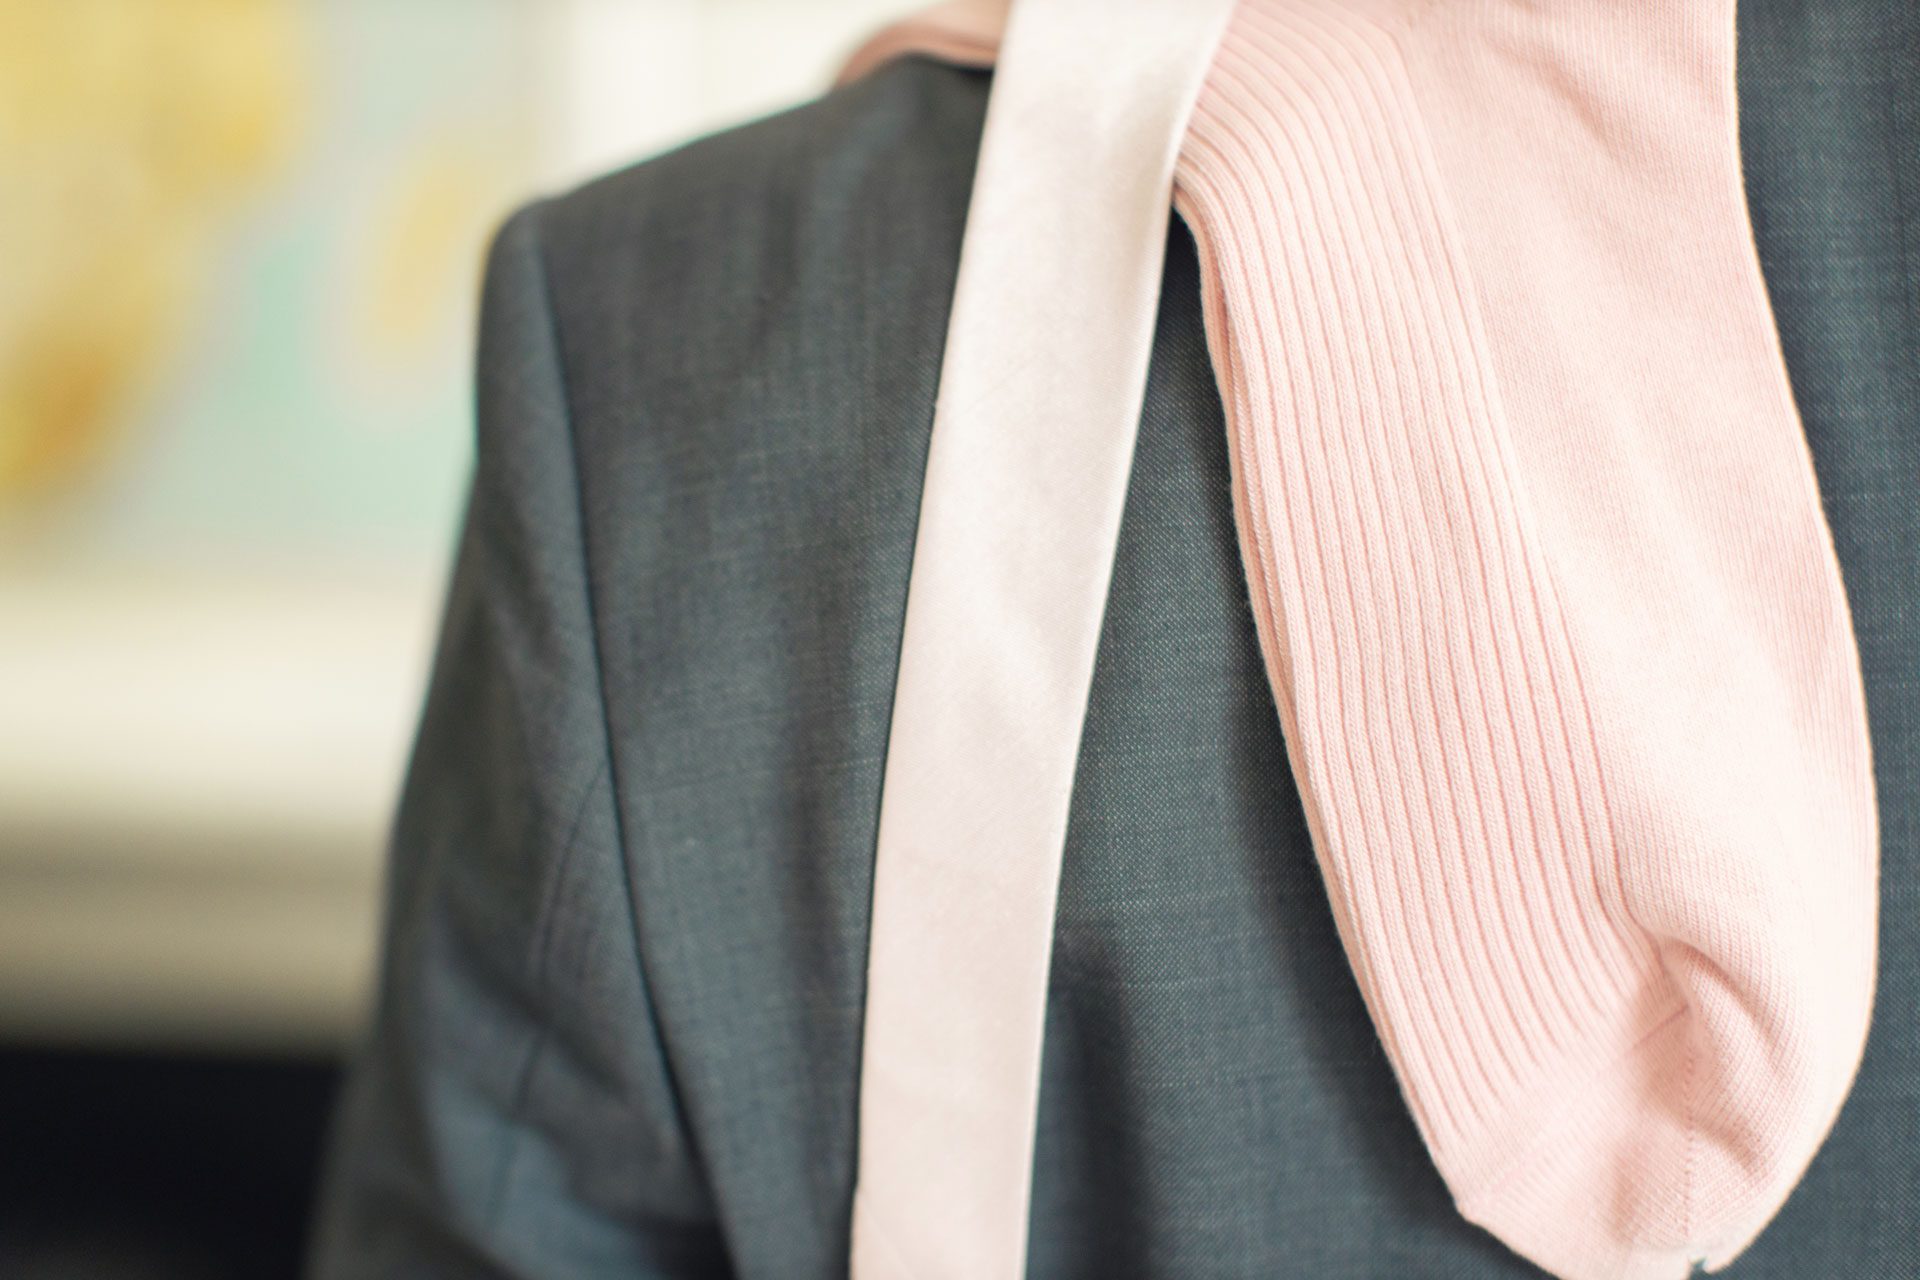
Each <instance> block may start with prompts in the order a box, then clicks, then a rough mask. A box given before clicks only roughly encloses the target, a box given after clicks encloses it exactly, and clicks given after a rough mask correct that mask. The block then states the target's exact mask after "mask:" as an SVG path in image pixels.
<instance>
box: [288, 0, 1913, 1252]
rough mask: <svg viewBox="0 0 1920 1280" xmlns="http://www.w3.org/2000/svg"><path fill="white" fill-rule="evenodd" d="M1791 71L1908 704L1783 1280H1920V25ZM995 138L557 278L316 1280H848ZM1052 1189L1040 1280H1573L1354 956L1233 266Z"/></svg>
mask: <svg viewBox="0 0 1920 1280" xmlns="http://www.w3.org/2000/svg"><path fill="white" fill-rule="evenodd" d="M1869 18H1871V20H1869ZM1742 22H1743V24H1744V25H1743V28H1742V45H1741V49H1742V54H1741V56H1742V66H1741V71H1742V93H1743V107H1744V109H1745V112H1746V116H1745V147H1746V156H1747V165H1748V168H1749V172H1750V197H1751V200H1752V202H1753V206H1754V210H1755V226H1756V232H1757V236H1758V240H1759V244H1760V248H1761V251H1762V255H1763V262H1764V265H1765V267H1766V270H1767V274H1768V279H1769V284H1770V287H1771V288H1772V290H1773V294H1774V297H1775V299H1776V303H1777V305H1778V308H1779V311H1780V327H1781V333H1782V339H1783V343H1784V345H1785V349H1786V352H1787V356H1788V360H1789V364H1790V367H1791V370H1792V373H1793V376H1794V382H1795V388H1796V393H1797V395H1798V396H1799V398H1800V401H1801V405H1802V409H1803V414H1804V416H1805V419H1806V423H1807V428H1808V434H1809V438H1810V440H1811V442H1812V444H1813V448H1814V451H1815V456H1816V462H1817V464H1818V467H1819V471H1820V478H1821V482H1822V488H1823V493H1824V495H1825V500H1826V502H1827V504H1828V513H1829V516H1830V519H1831V521H1832V524H1833V527H1834V532H1835V537H1836V542H1837V545H1838V547H1839V551H1840V555H1841V559H1842V562H1843V566H1844V569H1845V572H1846V578H1847V584H1848V588H1849V592H1850V595H1851V598H1852V600H1853V606H1854V610H1855V615H1856V622H1857V624H1858V628H1859V633H1860V641H1861V647H1862V651H1863V655H1864V659H1865V666H1866V672H1867V678H1868V699H1869V704H1870V708H1871V712H1872V715H1873V732H1874V741H1875V749H1876V753H1877V769H1878V778H1879V785H1880V788H1881V806H1882V821H1883V826H1884V831H1885V852H1884V865H1885V871H1884V887H1883V892H1884V898H1885V909H1884V917H1885V918H1884V935H1883V936H1884V944H1883V965H1882V979H1881V988H1880V1001H1879V1008H1878V1016H1877V1021H1876V1025H1875V1028H1874V1032H1873V1037H1872V1040H1871V1042H1870V1044H1869V1047H1868V1054H1867V1061H1866V1064H1865V1066H1864V1067H1863V1070H1862V1075H1861V1078H1860V1083H1859V1086H1858V1087H1857V1088H1856V1090H1855V1092H1854V1095H1853V1098H1852V1100H1851V1101H1850V1103H1849V1104H1848V1107H1847V1109H1846V1111H1845V1113H1844V1114H1843V1115H1842V1117H1841V1120H1840V1123H1839V1125H1838V1126H1837V1128H1836V1130H1835V1132H1834V1135H1833V1138H1832V1140H1831V1141H1830V1142H1829V1144H1828V1145H1827V1147H1826V1149H1825V1150H1824V1151H1823V1152H1822V1154H1821V1156H1820V1158H1819V1159H1818V1161H1817V1162H1816V1164H1815V1166H1814V1168H1813V1170H1812V1171H1811V1172H1810V1173H1809V1175H1808V1177H1807V1179H1806V1182H1805V1184H1804V1185H1803V1187H1802V1188H1801V1189H1800V1191H1799V1192H1797V1193H1796V1195H1795V1196H1794V1198H1793V1200H1792V1201H1791V1202H1790V1204H1789V1205H1788V1207H1787V1209H1786V1210H1785V1211H1784V1212H1783V1214H1782V1216H1781V1217H1780V1219H1779V1220H1778V1222H1777V1223H1776V1224H1775V1225H1774V1226H1773V1227H1772V1228H1771V1229H1770V1230H1769V1231H1768V1233H1767V1234H1766V1235H1764V1236H1763V1237H1762V1239H1761V1241H1760V1243H1759V1244H1758V1245H1756V1246H1755V1247H1754V1249H1753V1250H1752V1251H1751V1252H1750V1253H1749V1255H1747V1257H1746V1258H1744V1259H1743V1260H1742V1261H1741V1262H1740V1263H1738V1264H1737V1265H1736V1266H1735V1267H1734V1268H1733V1269H1732V1270H1731V1272H1730V1273H1729V1274H1730V1275H1731V1276H1733V1277H1736V1280H1769V1278H1778V1280H1805V1278H1806V1277H1811V1276H1849V1277H1856V1276H1857V1277H1911V1276H1915V1275H1920V1252H1917V1251H1916V1244H1915V1224H1916V1223H1917V1222H1920V1028H1917V1027H1916V1018H1915V1011H1916V1009H1917V1008H1920V493H1916V488H1917V487H1920V368H1916V356H1915V352H1916V351H1920V309H1917V308H1916V298H1917V297H1920V260H1917V259H1916V252H1917V249H1920V228H1916V226H1915V223H1916V219H1917V218H1920V204H1917V203H1916V202H1917V201H1920V168H1917V167H1916V157H1917V156H1920V134H1916V132H1915V120H1914V110H1915V100H1916V85H1915V83H1914V76H1915V74H1916V73H1915V68H1916V66H1920V48H1916V44H1915V27H1916V23H1917V22H1920V19H1916V18H1915V17H1914V15H1913V14H1912V12H1911V11H1909V10H1907V9H1906V7H1905V6H1904V5H1903V4H1901V3H1879V2H1870V0H1848V3H1846V4H1831V5H1823V6H1820V7H1819V18H1818V20H1816V19H1815V18H1813V17H1810V16H1808V15H1807V14H1806V13H1804V12H1802V10H1801V8H1800V7H1799V6H1795V5H1789V4H1784V3H1781V4H1758V3H1749V4H1746V5H1743V6H1742ZM985 92H986V80H985V78H984V77H983V76H981V75H978V74H974V73H968V72H962V71H957V70H953V69H949V68H943V67H937V66H935V65H933V64H930V63H924V62H917V61H914V62H906V63H902V64H899V65H897V66H894V67H891V68H889V69H885V70H883V71H881V72H880V73H878V74H876V75H875V76H873V77H871V78H870V79H868V80H866V81H863V82H861V83H859V84H857V85H854V86H852V87H850V88H848V89H844V90H842V91H839V92H837V93H835V94H833V95H831V96H829V97H828V98H826V99H825V100H823V101H821V102H820V103H817V104H814V105H811V106H809V107H806V108H804V109H802V110H800V111H797V112H793V113H790V114H787V115H785V116H781V117H777V118H775V119H772V120H769V121H766V122H763V123H760V124H757V125H754V126H752V127H749V128H747V129H744V130H739V131H735V132H732V133H729V134H725V135H721V136H718V137H715V138H712V139H709V140H706V141H704V142H701V143H699V144H696V145H695V146H693V147H691V148H688V149H685V150H682V151H680V152H677V153H675V154H672V155H669V156H667V157H664V158H661V159H658V160H655V161H652V162H650V163H648V164H646V165H643V166H640V167H637V168H635V169H633V170H629V171H627V172H625V173H623V174H619V175H616V176H614V177H612V178H609V179H606V180H603V181H602V182H599V183H597V184H594V185H592V186H589V187H587V188H585V189H583V190H581V191H579V192H576V193H574V194H571V195H569V196H566V197H564V198H562V199H560V200H558V201H553V202H547V203H543V204H541V205H537V206H534V207H531V208H529V209H528V210H526V211H524V212H523V213H521V214H520V215H519V216H517V217H516V218H515V219H513V220H512V221H511V222H510V223H509V224H508V226H507V227H506V228H505V229H504V231H503V232H502V234H501V236H500V238H499V240H498V242H497V244H496V247H495V250H494V254H493V259H492V262H491V264H490V269H489V277H488V287H487V293H486V300H485V308H484V319H483V335H482V343H481V349H480V356H479V371H480V373H479V377H480V382H479V397H478V403H479V428H478V429H479V462H478V467H477V471H476V476H475V482H474V491H473V499H472V503H471V506H470V510H469V514H468V522H467V525H466V528H465V531H464V534H463V537H462V541H461V551H460V558H459V564H458V568H457V570H456V574H455V577H454V581H453V585H452V588H451V592H450V596H449V601H448V605H447V614H446V622H445V629H444V634H443V638H442V643H441V650H440V654H439V659H438V662H437V665H436V669H435V676H434V680H433V684H432V688H431V691H430V695H429V699H428V704H427V709H426V714H425V717H424V720H423V723H422V728H421V734H420V738H419V742H418V745H417V748H416V752H415V756H414V760H413V765H412V768H411V771H410V773H409V777H408V782H407V787H406V791H405V795H404V799H403V803H402V807H401V812H400V815H399V818H398V822H397V825H396V828H395V835H394V846H393V870H392V876H391V882H390V891H389V892H390V902H389V918H388V932H387V940H386V948H387V949H386V961H385V966H384V970H383V980H382V988H381V995H380V1004H379V1012H378V1018H377V1022H376V1025H375V1027H374V1030H373V1033H372V1035H371V1037H370V1039H369V1041H368V1043H367V1045H366V1046H365V1048H364V1050H363V1052H362V1054H361V1056H360V1058H359V1062H358V1066H357V1069H356V1071H355V1073H354V1075H353V1077H352V1081H351V1086H350V1090H349V1094H348V1096H347V1099H346V1101H345V1105H344V1108H343V1112H342V1116H341V1122H340V1125H339V1127H338V1133H337V1138H336V1143H335V1148H334V1152H333V1158H332V1160H331V1163H330V1166H329V1171H328V1175H327V1179H326V1191H325V1196H324V1200H323V1204H322V1208H321V1214H320V1218H319V1222H318V1232H317V1239H316V1247H315V1254H314V1265H313V1268H312V1271H313V1274H314V1276H315V1277H316V1278H317V1280H343V1278H346V1277H365V1276H441V1275H446V1276H469V1275H479V1276H514V1277H582V1278H585V1277H592V1278H595V1280H599V1278H601V1277H616V1276H620V1277H643V1276H676V1277H677V1276H703V1277H704V1276H715V1277H718V1276H729V1275H738V1276H742V1277H752V1278H755V1280H804V1278H807V1277H830V1276H835V1275H843V1274H844V1272H845V1257H846V1249H847V1241H848V1213H849V1204H850V1195H851V1190H852V1183H853V1172H854V1170H853V1152H854V1120H855V1101H856V1097H857V1086H858V1078H857V1077H858V1066H859V1044H860V1020H861V992H862V986H863V966H864V959H865V951H866V912H867V906H868V895H869V890H870V885H871V869H872V857H873V844H874V834H875V827H876V820H877V817H878V808H879V798H880V777H881V756H882V752H883V750H884V747H885V741H886V730H887V720H888V708H889V700H890V697H891V692H892V681H893V674H894V665H895V662H896V660H897V657H898V652H899V637H900V626H901V620H902V617H903V613H904V606H905V601H906V584H907V571H908V562H909V556H910V552H911V547H912V539H913V528H914V519H915V513H916V507H917V503H918V497H919V486H920V479H921V473H922V469H923V467H924V463H925V456H926V446H927V439H928V432H929V429H930V426H931V422H932V408H933V396H934V388H935V381H936V375H937V371H938V364H939V357H940V347H941V341H942V335H943V331H944V326H945V319H946V309H947V304H948V301H949V299H950V296H951V291H952V285H953V276H954V267H955V263H956V259H957V254H958V248H959V243H960V234H961V229H962V220H963V215H964V211H965V207H966V198H967V192H968V186H969V183H970V180H971V168H972V159H973V153H974V150H975V148H976V146H977V143H978V138H979V131H980V124H981V117H982V111H983V108H984V103H985ZM1035 553H1036V554H1044V553H1045V550H1044V548H1035ZM984 852H986V851H983V853H984ZM1036 1162H1037V1164H1036V1173H1035V1185H1034V1217H1033V1239H1032V1253H1031V1272H1032V1274H1033V1275H1035V1276H1040V1277H1056V1276H1058V1277H1082V1276H1085V1277H1096V1276H1097V1277H1128V1276H1142V1277H1148V1276H1150V1277H1206V1276H1311V1277H1324V1278H1330V1280H1359V1278H1362V1277H1396V1278H1398V1277H1442V1278H1453V1277H1458V1278H1460V1280H1467V1278H1469V1277H1471V1278H1473V1280H1483V1278H1486V1277H1502V1276H1530V1275H1537V1274H1538V1273H1537V1272H1536V1271H1534V1269H1533V1268H1531V1267H1530V1266H1528V1265H1526V1264H1524V1263H1522V1262H1520V1261H1518V1260H1517V1259H1515V1258H1514V1257H1512V1255H1510V1254H1508V1253H1507V1252H1506V1251H1505V1250H1504V1249H1503V1248H1502V1247H1501V1246H1499V1245H1498V1244H1497V1243H1495V1242H1494V1241H1493V1240H1492V1239H1491V1238H1490V1237H1488V1236H1486V1235H1485V1234H1484V1233H1482V1232H1480V1231H1479V1230H1477V1229H1476V1228H1473V1227H1471V1226H1469V1225H1468V1224H1466V1223H1465V1222H1464V1221H1463V1220H1461V1219H1460V1218H1459V1217H1458V1216H1457V1215H1456V1214H1455V1213H1454V1212H1453V1210H1452V1208H1451V1206H1450V1203H1449V1201H1448V1197H1447V1194H1446V1191H1445V1189H1444V1187H1443V1185H1442V1184H1441V1182H1440V1180H1439V1178H1438V1176H1437V1175H1436V1174H1435V1173H1434V1171H1433V1168H1432V1165H1431V1163H1430V1162H1429V1160H1428V1159H1427V1157H1426V1154H1425V1152H1424V1150H1423V1149H1422V1147H1421V1145H1420V1142H1419V1139H1418V1136H1417V1134H1416V1132H1415V1130H1414V1128H1413V1125H1412V1122H1411V1120H1410V1118H1409V1117H1408V1115H1407V1113H1406V1109H1405V1106H1404V1104H1403V1102H1402V1100H1401V1098H1400V1096H1399V1092H1398V1089H1397V1087H1396V1085H1395V1083H1394V1080H1393V1077H1392V1074H1391V1072H1390V1071H1389V1069H1388V1067H1387V1064H1386V1060H1385V1058H1384V1056H1383V1054H1382V1052H1381V1050H1380V1048H1379V1046H1378V1043H1377V1041H1376V1040H1375V1038H1374V1035H1373V1032H1372V1029H1371V1027H1370V1025H1369V1024H1368V1021H1367V1018H1366V1014H1365V1011H1364V1008H1363V1007H1362V1004H1361V1002H1360V999H1359V995H1358V993H1357V991H1356V989H1355V987H1354V984H1353V980H1352V978H1351V975H1350V974H1349V972H1348V969H1347V966H1346V963H1345V960H1344V957H1343V955H1342V953H1341V950H1340V947H1339V943H1338V940H1337V938H1336V936H1335V933H1334V928H1333V923H1332V919H1331V915H1330V913H1329V911H1328V908H1327V902H1326V895H1325V891H1324V889H1323V888H1322V886H1321V883H1320V879H1319V875H1318V872H1317V869H1316V867H1315V864H1314V859H1313V854H1312V850H1311V848H1310V846H1309V843H1308V839H1307V833H1306V827H1305V823H1304V820H1303V818H1302V815H1301V810H1300V803H1299V798H1298V796H1297V794H1296V793H1295V791H1294V787H1293V782H1292V779H1291V775H1290V773H1289V770H1288V767H1287V762H1286V757H1285V749H1284V745H1283V743H1282V741H1281V736H1280V732H1279V727H1278V721H1277V717H1276V715H1275V713H1274V709H1273V704H1272V701H1271V698H1270V696H1269V694H1268V691H1267V689H1266V687H1265V683H1264V677H1263V675H1262V673H1261V668H1260V661H1259V655H1258V651H1257V648H1256V643H1255V638H1254V632H1253V625H1252V619H1251V617H1250V614H1249V611H1248V607H1247V601H1246V595H1245V590H1244V586H1243V583H1242V579H1241V576H1240V566H1239V558H1238V552H1237V550H1236V548H1235V545H1234V538H1233V529H1232V517H1231V509H1230V505H1229V492H1228V477H1227V469H1226V456H1225V443H1224V428H1223V424H1222V421H1221V410H1220V405H1219V400H1218V397H1217V394H1216V392H1215V389H1214V386H1213V381H1212V374H1211V370H1210V368H1209V365H1208V361H1207V356H1206V350H1205V345H1204V337H1203V334H1202V331H1201V321H1200V314H1199V306H1198V286H1197V274H1196V266H1195V263H1194V256H1193V249H1192V245H1191V243H1190V241H1189V239H1188V238H1187V236H1186V234H1185V232H1184V231H1183V230H1181V229H1180V228H1178V227H1176V228H1175V229H1174V231H1173V233H1172V235H1171V236H1170V240H1169V253H1168V264H1167V279H1166V289H1165V295H1164V298H1163V302H1162V309H1161V315H1160V323H1159V330H1158V334H1157V337H1156V342H1155V350H1154V357H1153V365H1152V374H1151V379H1150V386H1149V389H1148V394H1147V404H1146V411H1145V414H1144V418H1143V422H1142V428H1141V435H1140V444H1139V456H1138V461H1137V464H1136V467H1135V471H1134V476H1133V480H1132V486H1131V490H1130V493H1129V497H1128V504H1127V509H1126V516H1125V521H1124V524H1123V528H1122V532H1121V542H1120V552H1119V559H1118V563H1117V565H1116V569H1115V578H1114V584H1113V593H1112V597H1111V601H1110V604H1109V608H1108V613H1107V618H1106V620H1105V625H1104V630H1103V634H1102V639H1101V647H1100V654H1099V660H1098V665H1097V669H1096V672H1095V677H1094V686H1093V694H1092V702H1091V707H1090V711H1089V716H1088V724H1087V730H1086V736H1085V740H1084V743H1083V746H1082V751H1081V760H1080V766H1079V773H1078V778H1077V782H1076V789H1075V793H1074V796H1073V805H1072V813H1071V818H1070V823H1069V833H1068V848H1067V851H1066V859H1065V870H1064V875H1063V883H1062V886H1061V894H1060V907H1059V920H1058V928H1057V934H1056V944H1055V956H1054V968H1053V981H1052V987H1051V991H1050V995H1049V1009H1048V1022H1047V1031H1046V1048H1045V1060H1044V1080H1043V1086H1042V1096H1041V1107H1040V1131H1039V1142H1038V1148H1037V1152H1036Z"/></svg>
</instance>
